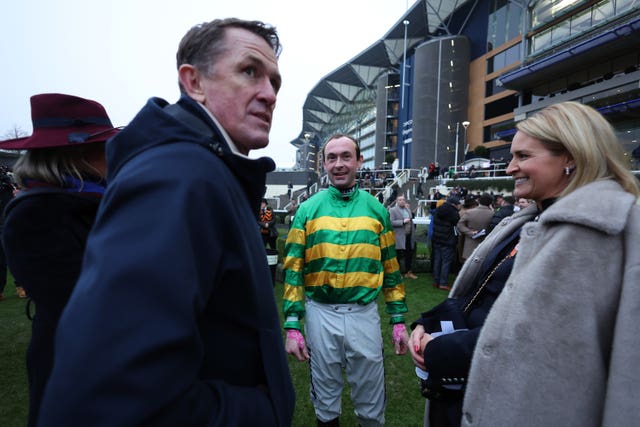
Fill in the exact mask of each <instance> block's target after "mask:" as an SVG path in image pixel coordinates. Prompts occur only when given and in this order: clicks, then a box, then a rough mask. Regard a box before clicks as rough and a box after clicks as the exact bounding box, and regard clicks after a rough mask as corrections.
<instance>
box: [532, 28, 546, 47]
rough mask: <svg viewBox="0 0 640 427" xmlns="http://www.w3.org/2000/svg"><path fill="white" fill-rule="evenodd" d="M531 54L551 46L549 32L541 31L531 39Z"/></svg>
mask: <svg viewBox="0 0 640 427" xmlns="http://www.w3.org/2000/svg"><path fill="white" fill-rule="evenodd" d="M531 40H532V44H533V52H538V51H541V50H543V49H546V48H547V47H549V46H551V30H547V31H543V32H542V33H540V34H536V35H535V36H533V37H532V38H531Z"/></svg>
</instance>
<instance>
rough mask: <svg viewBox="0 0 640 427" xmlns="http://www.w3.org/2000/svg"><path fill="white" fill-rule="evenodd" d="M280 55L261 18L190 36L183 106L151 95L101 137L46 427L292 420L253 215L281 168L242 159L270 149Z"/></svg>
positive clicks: (183, 51) (182, 57) (44, 413)
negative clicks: (96, 192) (102, 160)
mask: <svg viewBox="0 0 640 427" xmlns="http://www.w3.org/2000/svg"><path fill="white" fill-rule="evenodd" d="M279 51H280V44H279V40H278V36H277V34H276V32H275V29H274V28H272V27H270V26H268V25H265V24H263V23H260V22H248V21H241V20H237V19H226V20H215V21H212V22H209V23H204V24H201V25H198V26H195V27H193V28H192V29H191V30H190V31H189V32H188V33H187V34H186V35H185V37H184V38H183V40H182V42H181V43H180V47H179V50H178V55H177V59H178V73H179V81H180V88H181V91H182V97H181V98H180V100H179V101H178V103H177V104H174V105H168V104H167V102H165V101H164V100H162V99H159V98H153V99H151V100H149V102H148V103H147V105H146V106H145V107H144V108H143V109H142V110H141V111H140V112H139V113H138V115H137V116H136V117H135V118H134V120H133V121H132V122H131V124H129V126H127V128H126V129H125V130H124V131H122V132H121V133H120V134H119V137H118V138H115V139H113V140H111V141H110V142H109V143H108V145H107V163H108V179H109V185H108V188H107V192H106V194H105V197H104V199H103V203H102V205H101V207H100V209H99V212H98V217H97V220H96V224H95V227H94V229H93V230H92V233H91V235H90V237H89V240H88V242H87V248H86V253H85V259H84V264H83V270H82V273H81V275H80V278H79V280H78V283H77V286H76V289H75V292H74V294H73V295H72V298H71V300H70V302H69V305H68V306H67V309H66V310H65V313H64V315H63V317H62V319H61V322H60V324H59V328H58V333H57V337H56V353H55V361H54V369H53V373H52V375H51V378H50V381H49V384H48V386H47V389H46V391H45V398H44V402H43V405H42V409H41V416H40V419H39V425H40V426H110V427H113V426H136V425H153V426H205V425H206V426H232V425H233V426H235V425H237V426H241V425H243V426H249V425H251V426H253V425H260V426H288V425H290V424H291V418H292V414H293V405H294V394H293V388H292V385H291V379H290V376H289V371H288V367H287V362H286V358H285V354H284V350H283V345H282V335H281V332H280V327H279V321H278V315H277V310H276V306H275V301H274V296H273V288H272V286H271V279H270V270H269V266H268V264H267V258H266V253H265V249H264V246H263V244H262V240H261V238H260V233H259V231H258V227H257V225H256V221H255V212H257V211H258V207H259V204H260V199H261V197H262V194H263V192H264V188H265V187H264V186H265V179H266V173H267V172H268V171H270V170H273V169H274V166H275V165H274V163H273V161H272V160H271V159H269V158H261V159H257V160H251V159H249V158H248V157H247V154H248V153H249V151H250V150H251V149H257V148H262V147H264V146H266V145H267V143H268V135H269V130H270V127H271V117H272V113H273V109H274V107H275V102H276V94H277V92H278V90H279V88H280V83H281V77H280V73H279V71H278V63H277V56H278V54H279ZM221 206H224V209H223V210H221V209H220V207H221ZM238 233H242V238H238Z"/></svg>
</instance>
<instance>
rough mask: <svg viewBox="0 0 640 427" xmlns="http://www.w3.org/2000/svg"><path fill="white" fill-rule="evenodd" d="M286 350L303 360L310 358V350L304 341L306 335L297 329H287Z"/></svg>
mask: <svg viewBox="0 0 640 427" xmlns="http://www.w3.org/2000/svg"><path fill="white" fill-rule="evenodd" d="M285 350H286V352H287V353H289V354H290V355H292V356H293V357H295V358H296V359H298V360H299V361H301V362H303V361H305V360H309V351H308V350H307V345H306V344H305V342H304V336H303V335H302V334H301V333H300V331H299V330H297V329H287V339H286V340H285Z"/></svg>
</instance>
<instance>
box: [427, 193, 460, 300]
mask: <svg viewBox="0 0 640 427" xmlns="http://www.w3.org/2000/svg"><path fill="white" fill-rule="evenodd" d="M459 209H460V199H458V197H456V196H449V197H448V198H447V200H446V202H445V203H443V204H442V206H440V207H439V208H437V209H436V210H435V212H434V214H433V235H432V236H431V243H432V245H433V286H435V287H437V288H440V289H443V290H449V289H451V288H450V286H449V271H451V264H452V263H453V262H454V260H455V257H456V245H457V244H458V233H457V230H456V224H457V223H458V221H459V220H460V214H459V213H458V210H459Z"/></svg>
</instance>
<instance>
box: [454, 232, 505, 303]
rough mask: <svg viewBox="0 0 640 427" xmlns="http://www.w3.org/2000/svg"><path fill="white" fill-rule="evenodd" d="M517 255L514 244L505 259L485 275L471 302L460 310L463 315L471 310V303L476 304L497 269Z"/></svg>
mask: <svg viewBox="0 0 640 427" xmlns="http://www.w3.org/2000/svg"><path fill="white" fill-rule="evenodd" d="M517 253H518V244H516V245H515V246H514V247H513V249H511V252H509V253H508V254H507V256H506V257H504V258H502V259H501V260H500V262H499V263H498V264H496V266H495V267H493V270H491V272H490V273H489V274H488V275H487V277H486V278H485V279H484V281H483V282H482V284H481V285H480V287H479V288H478V290H477V291H476V293H475V294H473V297H472V298H471V300H470V301H469V302H468V303H467V305H465V306H464V308H463V309H462V312H463V313H464V314H467V312H468V311H469V309H470V308H471V306H472V305H473V303H475V302H476V300H477V299H478V296H479V295H480V294H481V293H482V291H483V290H484V288H485V287H486V286H487V283H489V280H491V278H492V277H493V275H494V274H495V273H496V271H498V268H500V266H501V265H502V264H503V263H504V262H505V261H506V260H508V259H511V258H513V257H514V256H516V254H517Z"/></svg>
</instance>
